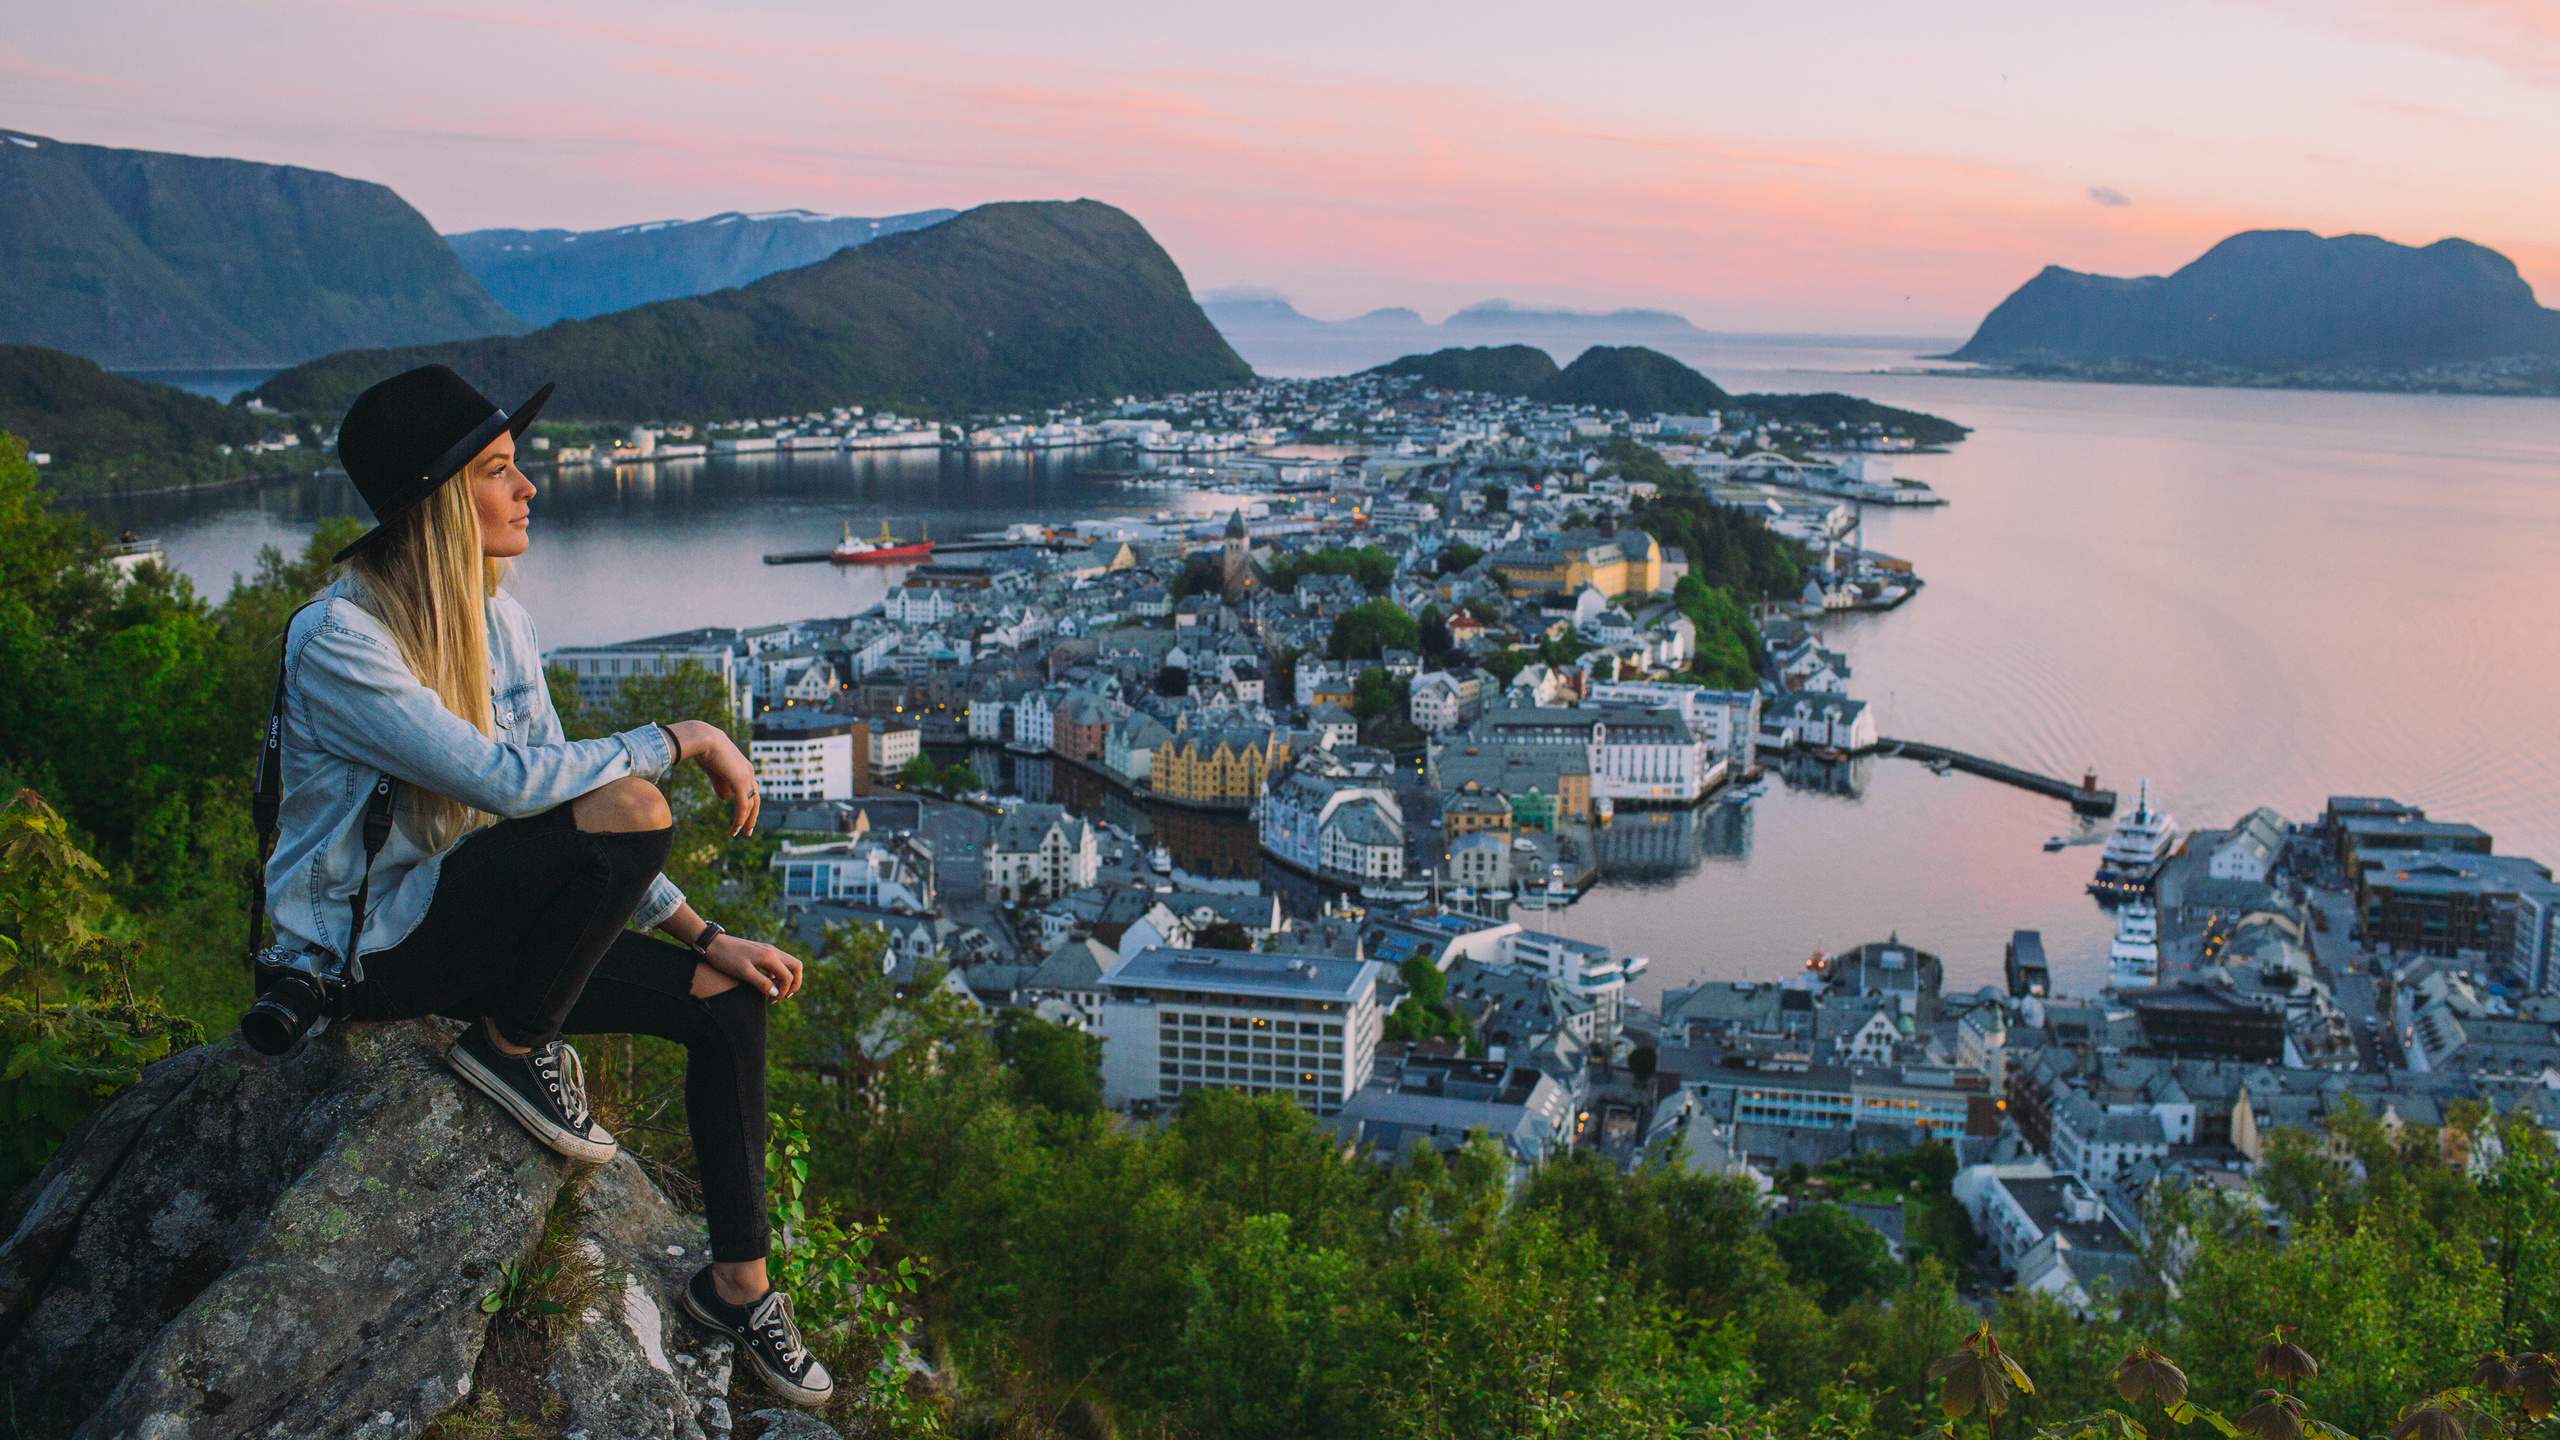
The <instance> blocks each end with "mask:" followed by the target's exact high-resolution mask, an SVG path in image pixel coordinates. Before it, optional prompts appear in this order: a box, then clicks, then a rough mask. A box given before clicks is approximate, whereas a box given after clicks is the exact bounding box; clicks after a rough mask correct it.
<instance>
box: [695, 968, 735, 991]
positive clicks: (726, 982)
mask: <svg viewBox="0 0 2560 1440" xmlns="http://www.w3.org/2000/svg"><path fill="white" fill-rule="evenodd" d="M737 988H738V979H737V977H736V976H734V975H723V974H721V973H720V972H719V971H717V970H714V969H712V968H711V967H710V966H708V965H705V964H703V963H702V962H701V961H699V960H696V961H695V962H693V998H694V999H696V1000H708V999H710V998H711V997H712V996H714V995H717V994H719V993H721V992H722V991H724V990H735V989H737Z"/></svg>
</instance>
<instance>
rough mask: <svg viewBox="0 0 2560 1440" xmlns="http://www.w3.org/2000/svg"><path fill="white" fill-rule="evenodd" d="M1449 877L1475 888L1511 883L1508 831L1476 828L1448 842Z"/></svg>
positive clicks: (1501, 885) (1505, 885)
mask: <svg viewBox="0 0 2560 1440" xmlns="http://www.w3.org/2000/svg"><path fill="white" fill-rule="evenodd" d="M1449 879H1450V880H1451V881H1453V882H1455V883H1456V884H1460V885H1466V886H1471V887H1473V888H1475V889H1478V890H1503V889H1508V888H1509V887H1510V885H1511V833H1510V832H1509V831H1507V830H1478V831H1475V832H1473V833H1472V834H1467V835H1461V836H1459V837H1458V838H1457V839H1455V840H1452V841H1450V842H1449Z"/></svg>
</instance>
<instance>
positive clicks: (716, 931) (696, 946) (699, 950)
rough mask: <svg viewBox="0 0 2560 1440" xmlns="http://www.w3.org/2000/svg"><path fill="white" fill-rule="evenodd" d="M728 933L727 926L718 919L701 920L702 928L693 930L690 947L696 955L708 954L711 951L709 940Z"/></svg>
mask: <svg viewBox="0 0 2560 1440" xmlns="http://www.w3.org/2000/svg"><path fill="white" fill-rule="evenodd" d="M728 933H729V931H728V929H727V927H725V926H723V925H722V924H721V923H720V922H719V921H717V920H705V921H703V922H702V928H701V929H700V930H698V931H696V932H694V937H693V940H692V943H691V946H690V948H691V949H692V951H693V953H694V954H696V955H708V954H710V953H711V942H712V941H714V940H717V939H719V938H720V937H721V936H723V935H726V934H728Z"/></svg>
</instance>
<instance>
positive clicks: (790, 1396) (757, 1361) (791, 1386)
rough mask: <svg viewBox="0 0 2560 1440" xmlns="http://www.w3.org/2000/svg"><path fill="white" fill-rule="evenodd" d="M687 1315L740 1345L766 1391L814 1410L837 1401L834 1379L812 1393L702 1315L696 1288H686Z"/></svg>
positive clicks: (739, 1350)
mask: <svg viewBox="0 0 2560 1440" xmlns="http://www.w3.org/2000/svg"><path fill="white" fill-rule="evenodd" d="M684 1313H686V1314H687V1315H690V1316H692V1317H693V1318H694V1319H696V1320H699V1321H701V1322H702V1323H703V1324H705V1325H708V1326H710V1327H711V1328H712V1329H714V1330H716V1331H718V1332H720V1333H721V1334H723V1335H726V1336H728V1337H729V1339H730V1342H731V1343H732V1344H733V1345H735V1346H736V1353H737V1354H738V1355H739V1356H741V1357H743V1358H744V1359H745V1360H746V1362H747V1364H748V1366H749V1367H750V1368H752V1369H753V1370H754V1371H755V1372H756V1378H757V1379H758V1380H760V1381H763V1382H764V1388H766V1389H767V1390H770V1391H772V1392H773V1393H774V1394H775V1395H777V1396H780V1397H781V1398H783V1399H785V1400H788V1401H790V1402H791V1403H792V1404H794V1405H807V1406H812V1407H815V1406H819V1405H824V1404H826V1403H827V1402H828V1401H830V1400H833V1399H834V1398H836V1384H835V1381H834V1380H832V1379H830V1380H828V1381H827V1388H826V1389H824V1390H812V1389H810V1388H809V1387H808V1386H806V1385H801V1384H798V1383H795V1382H794V1381H793V1380H792V1379H791V1378H790V1377H789V1376H787V1375H782V1374H777V1373H776V1372H775V1371H773V1370H772V1369H770V1368H768V1367H767V1366H766V1365H765V1363H764V1357H763V1356H761V1355H758V1354H757V1353H756V1348H755V1347H754V1346H753V1345H750V1344H748V1343H747V1342H746V1341H745V1340H742V1339H740V1338H739V1337H738V1332H737V1331H735V1330H732V1329H730V1328H729V1327H728V1326H726V1325H723V1324H721V1323H720V1322H719V1321H718V1320H716V1319H714V1318H713V1317H711V1316H709V1315H705V1314H704V1313H702V1305H701V1303H700V1302H698V1301H696V1300H695V1299H694V1298H693V1287H692V1286H691V1285H687V1286H685V1287H684ZM819 1373H820V1374H825V1373H826V1370H825V1367H824V1366H821V1367H819Z"/></svg>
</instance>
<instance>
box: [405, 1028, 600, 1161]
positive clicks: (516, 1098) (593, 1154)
mask: <svg viewBox="0 0 2560 1440" xmlns="http://www.w3.org/2000/svg"><path fill="white" fill-rule="evenodd" d="M444 1063H446V1064H447V1065H450V1066H452V1067H453V1073H454V1074H456V1075H459V1076H461V1077H462V1078H463V1080H464V1081H466V1082H467V1083H469V1085H470V1086H471V1088H472V1089H474V1090H477V1091H479V1092H480V1093H481V1094H483V1095H486V1096H488V1097H489V1098H490V1099H492V1100H495V1101H497V1102H498V1108H500V1109H502V1110H504V1111H506V1112H507V1113H508V1114H509V1115H512V1116H514V1117H515V1121H516V1123H517V1124H519V1125H522V1126H523V1127H524V1128H525V1133H527V1134H529V1135H531V1136H532V1137H533V1138H534V1139H536V1140H539V1141H541V1142H542V1143H543V1144H545V1145H547V1146H549V1147H550V1148H552V1149H553V1150H556V1151H558V1152H560V1153H561V1154H563V1155H566V1156H568V1157H569V1158H570V1159H572V1160H583V1161H585V1162H586V1163H588V1164H590V1165H603V1164H607V1163H609V1162H611V1161H612V1159H613V1157H614V1156H616V1155H618V1154H620V1153H622V1147H621V1146H620V1145H619V1144H617V1143H615V1141H614V1140H613V1137H611V1136H607V1137H605V1139H604V1140H603V1141H602V1143H598V1142H597V1141H594V1140H590V1139H588V1138H587V1137H586V1136H584V1135H577V1134H572V1133H571V1132H570V1131H568V1130H565V1129H563V1128H561V1126H560V1124H559V1123H558V1122H557V1121H554V1120H553V1119H552V1118H551V1117H550V1116H548V1115H545V1114H543V1113H542V1112H541V1111H540V1110H538V1109H536V1108H535V1107H534V1105H533V1103H532V1102H531V1101H528V1100H526V1099H525V1098H524V1097H523V1096H521V1095H518V1094H517V1093H516V1090H515V1087H514V1086H512V1085H509V1084H508V1083H507V1082H506V1081H504V1080H501V1079H499V1078H498V1077H497V1076H495V1075H493V1074H491V1073H489V1067H488V1066H486V1065H483V1064H481V1063H480V1060H479V1057H478V1056H475V1055H473V1054H472V1053H471V1052H470V1051H468V1050H465V1049H463V1048H462V1047H461V1046H460V1045H456V1046H454V1047H453V1048H452V1049H451V1050H448V1051H446V1052H445V1057H444Z"/></svg>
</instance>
